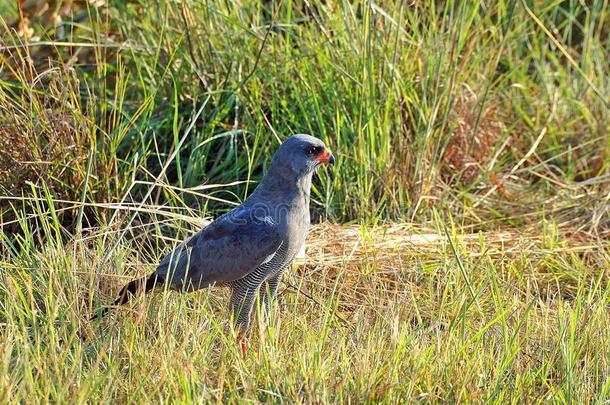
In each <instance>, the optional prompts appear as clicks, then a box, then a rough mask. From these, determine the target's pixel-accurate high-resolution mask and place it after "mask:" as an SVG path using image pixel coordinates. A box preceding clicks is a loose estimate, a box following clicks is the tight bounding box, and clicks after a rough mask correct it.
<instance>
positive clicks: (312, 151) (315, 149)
mask: <svg viewBox="0 0 610 405" xmlns="http://www.w3.org/2000/svg"><path fill="white" fill-rule="evenodd" d="M319 149H320V148H318V147H317V146H310V147H309V149H307V153H308V154H310V155H316V154H317V153H318V151H319Z"/></svg>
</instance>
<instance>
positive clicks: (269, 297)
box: [261, 272, 282, 317]
mask: <svg viewBox="0 0 610 405" xmlns="http://www.w3.org/2000/svg"><path fill="white" fill-rule="evenodd" d="M281 281H282V272H278V273H277V274H275V275H273V276H271V277H269V278H268V279H267V280H266V281H265V283H264V284H263V286H262V288H261V295H262V303H263V305H265V309H266V312H267V316H268V317H270V316H271V304H272V301H273V299H274V298H275V294H276V293H277V289H278V287H279V286H280V282H281Z"/></svg>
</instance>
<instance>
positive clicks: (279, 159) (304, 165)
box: [272, 134, 335, 176]
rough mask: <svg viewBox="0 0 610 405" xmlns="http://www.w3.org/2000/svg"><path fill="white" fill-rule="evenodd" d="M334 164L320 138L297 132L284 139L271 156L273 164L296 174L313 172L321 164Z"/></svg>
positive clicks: (330, 154)
mask: <svg viewBox="0 0 610 405" xmlns="http://www.w3.org/2000/svg"><path fill="white" fill-rule="evenodd" d="M327 163H330V164H334V163H335V157H334V156H333V154H332V153H331V152H330V150H329V149H328V148H327V147H326V145H325V144H324V142H322V141H321V140H320V139H318V138H315V137H313V136H310V135H305V134H298V135H293V136H291V137H290V138H288V139H286V140H285V141H284V143H282V144H281V145H280V148H279V149H278V151H277V152H276V153H275V156H273V163H272V164H273V165H274V166H276V167H277V168H278V169H281V170H290V171H292V172H293V173H294V174H296V175H297V176H302V175H305V174H308V173H311V172H313V171H314V170H315V169H316V168H318V167H319V166H320V165H322V164H327Z"/></svg>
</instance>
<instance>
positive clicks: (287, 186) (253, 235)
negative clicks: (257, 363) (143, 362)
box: [92, 134, 335, 357]
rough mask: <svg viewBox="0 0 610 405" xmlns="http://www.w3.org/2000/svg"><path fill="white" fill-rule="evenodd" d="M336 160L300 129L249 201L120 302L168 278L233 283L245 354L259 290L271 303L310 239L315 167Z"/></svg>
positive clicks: (171, 284)
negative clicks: (310, 200) (283, 279)
mask: <svg viewBox="0 0 610 405" xmlns="http://www.w3.org/2000/svg"><path fill="white" fill-rule="evenodd" d="M334 162H335V158H334V157H333V155H332V154H331V152H330V150H328V149H327V148H326V145H324V142H322V141H321V140H319V139H317V138H314V137H312V136H309V135H302V134H300V135H294V136H291V137H290V138H288V139H286V141H284V143H282V144H281V145H280V147H279V149H278V151H277V152H276V153H275V155H274V156H273V160H272V161H271V165H270V166H269V170H268V171H267V174H266V175H265V177H264V178H263V180H262V181H261V182H260V184H259V185H258V186H257V187H256V189H255V190H254V191H253V192H252V194H251V195H250V196H249V197H248V198H247V199H246V200H245V201H244V202H243V203H242V204H241V205H239V206H237V207H235V208H234V209H233V210H231V211H229V212H227V213H226V214H224V215H222V216H221V217H219V218H218V219H217V220H216V221H214V222H212V223H211V224H209V225H208V226H206V227H204V228H203V229H201V230H200V231H199V232H197V233H196V234H195V235H193V236H192V237H190V238H188V239H187V240H185V241H184V242H182V243H180V244H179V245H178V246H177V247H176V248H175V249H174V250H173V251H172V252H171V253H170V254H168V255H167V256H165V258H163V260H162V261H161V263H160V264H159V267H157V269H156V270H155V271H154V272H153V273H152V274H150V275H148V276H145V277H143V278H141V279H138V280H134V281H131V282H130V283H128V284H127V285H126V286H125V287H123V289H122V290H121V291H120V292H119V296H118V298H117V299H116V301H115V302H114V304H115V305H122V304H125V303H127V302H128V301H129V299H130V298H131V296H135V295H138V294H142V293H145V292H148V291H151V290H153V289H155V288H163V287H164V286H167V287H168V288H170V289H172V290H176V291H187V292H188V291H195V290H198V289H201V288H205V287H209V286H214V285H216V286H219V285H220V286H228V287H229V288H231V291H232V293H231V310H232V312H233V316H234V320H235V325H236V328H237V330H238V332H239V336H240V345H241V349H242V354H243V355H244V357H245V354H246V344H245V340H243V337H245V335H246V334H247V332H248V330H249V329H250V318H251V314H252V308H253V306H254V303H255V300H256V297H257V295H259V294H260V295H261V297H262V298H263V302H264V304H265V305H266V306H267V307H269V305H270V303H271V299H272V298H273V296H274V295H275V293H276V291H277V288H278V285H279V283H280V280H281V278H282V273H283V272H284V271H285V270H286V269H287V268H288V267H290V264H291V263H292V261H293V260H294V259H295V258H296V256H297V254H298V253H299V251H300V250H301V248H302V246H303V243H304V242H305V237H306V235H307V231H308V229H309V194H310V190H311V178H312V176H313V173H314V171H315V170H316V168H318V167H319V166H320V165H322V164H324V163H331V164H332V163H334ZM107 310H108V308H107V307H106V308H104V309H103V311H101V312H100V313H98V315H96V316H94V317H93V318H92V319H95V318H97V317H98V316H103V315H104V314H105V313H106V312H107Z"/></svg>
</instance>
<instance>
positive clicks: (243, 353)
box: [237, 332, 248, 360]
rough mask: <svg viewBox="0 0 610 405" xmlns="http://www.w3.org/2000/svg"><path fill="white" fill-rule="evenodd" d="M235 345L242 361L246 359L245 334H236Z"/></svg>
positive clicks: (246, 344) (246, 345)
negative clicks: (237, 345) (238, 349)
mask: <svg viewBox="0 0 610 405" xmlns="http://www.w3.org/2000/svg"><path fill="white" fill-rule="evenodd" d="M237 343H238V344H239V348H240V349H241V356H242V358H243V359H244V360H246V359H247V358H248V343H247V342H246V334H245V333H242V332H240V333H238V334H237Z"/></svg>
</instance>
